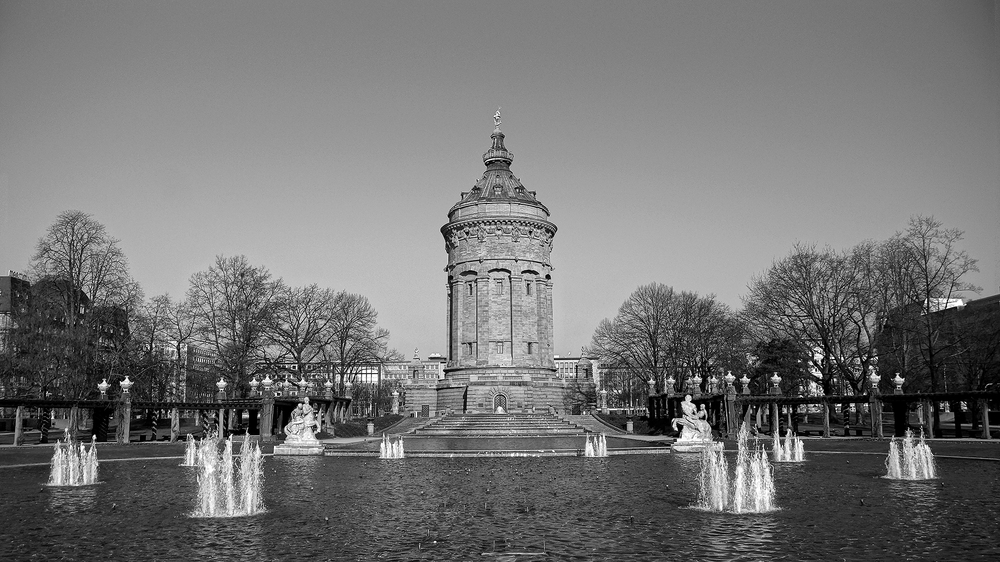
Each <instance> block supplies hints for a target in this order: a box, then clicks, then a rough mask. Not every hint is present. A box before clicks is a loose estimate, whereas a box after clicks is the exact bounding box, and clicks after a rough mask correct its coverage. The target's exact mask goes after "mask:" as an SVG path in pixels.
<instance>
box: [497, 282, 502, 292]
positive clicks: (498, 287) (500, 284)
mask: <svg viewBox="0 0 1000 562" xmlns="http://www.w3.org/2000/svg"><path fill="white" fill-rule="evenodd" d="M497 294H498V295H502V294H503V281H497Z"/></svg>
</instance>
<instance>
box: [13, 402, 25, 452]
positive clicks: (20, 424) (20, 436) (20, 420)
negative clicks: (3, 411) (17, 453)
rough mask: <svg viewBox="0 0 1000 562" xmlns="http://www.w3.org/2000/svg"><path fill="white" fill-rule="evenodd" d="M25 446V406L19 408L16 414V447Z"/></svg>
mask: <svg viewBox="0 0 1000 562" xmlns="http://www.w3.org/2000/svg"><path fill="white" fill-rule="evenodd" d="M21 445H24V406H18V407H17V411H16V412H14V446H15V447H20V446H21Z"/></svg>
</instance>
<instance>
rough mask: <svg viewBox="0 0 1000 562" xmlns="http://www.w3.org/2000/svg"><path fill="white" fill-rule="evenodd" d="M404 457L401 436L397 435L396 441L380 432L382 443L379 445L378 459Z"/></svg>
mask: <svg viewBox="0 0 1000 562" xmlns="http://www.w3.org/2000/svg"><path fill="white" fill-rule="evenodd" d="M403 457H404V453H403V438H402V437H399V438H397V439H396V441H395V442H394V441H392V440H391V439H389V437H388V436H386V434H384V433H383V434H382V444H381V445H379V457H378V458H380V459H401V458H403Z"/></svg>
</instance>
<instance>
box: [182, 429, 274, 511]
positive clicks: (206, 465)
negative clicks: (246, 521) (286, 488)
mask: <svg viewBox="0 0 1000 562" xmlns="http://www.w3.org/2000/svg"><path fill="white" fill-rule="evenodd" d="M202 441H203V442H202V446H200V447H198V467H199V471H198V507H197V508H196V509H195V511H194V513H192V516H193V517H239V516H244V515H256V514H258V513H262V512H264V496H263V483H264V479H263V476H262V474H263V464H264V457H263V455H262V454H261V450H260V446H259V445H258V444H257V443H256V442H251V441H250V440H249V436H247V438H245V439H244V441H243V446H242V447H241V449H240V454H239V457H238V458H239V462H238V463H234V460H233V438H232V437H229V439H226V444H225V446H224V447H223V450H222V452H221V453H220V452H219V449H218V446H217V444H218V441H217V440H215V439H204V440H202Z"/></svg>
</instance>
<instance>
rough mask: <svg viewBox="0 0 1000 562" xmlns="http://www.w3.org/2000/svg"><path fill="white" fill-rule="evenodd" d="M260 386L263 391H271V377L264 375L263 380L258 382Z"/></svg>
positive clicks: (272, 384)
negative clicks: (262, 387)
mask: <svg viewBox="0 0 1000 562" xmlns="http://www.w3.org/2000/svg"><path fill="white" fill-rule="evenodd" d="M260 384H261V385H263V386H264V390H271V387H272V386H274V381H273V380H271V375H264V380H262V381H260Z"/></svg>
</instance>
